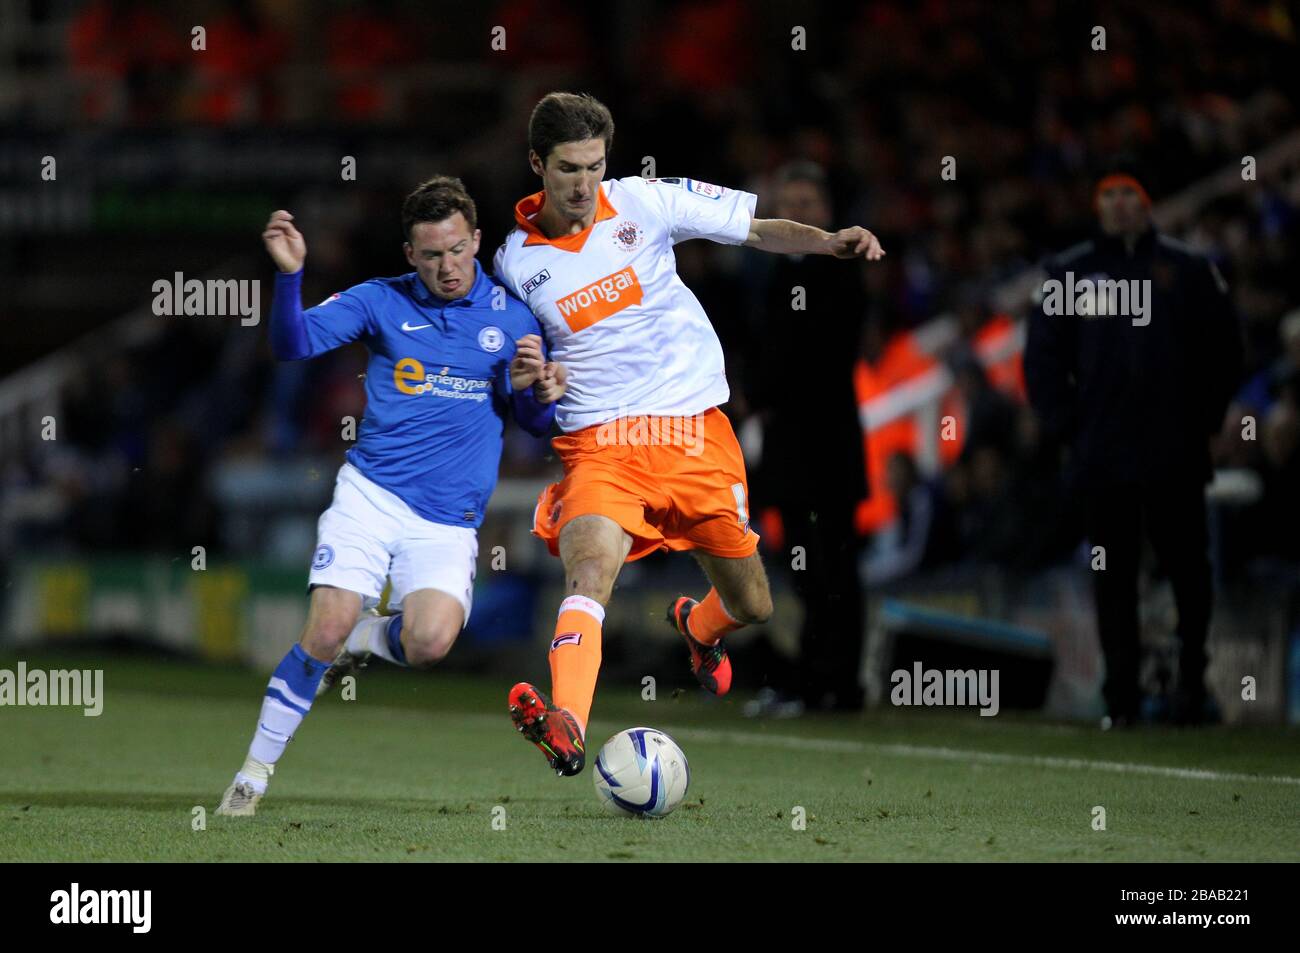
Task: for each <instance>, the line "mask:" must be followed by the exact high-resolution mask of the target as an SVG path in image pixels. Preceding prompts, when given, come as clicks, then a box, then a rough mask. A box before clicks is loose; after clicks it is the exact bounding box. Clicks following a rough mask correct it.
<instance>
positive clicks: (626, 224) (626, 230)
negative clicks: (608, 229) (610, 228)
mask: <svg viewBox="0 0 1300 953" xmlns="http://www.w3.org/2000/svg"><path fill="white" fill-rule="evenodd" d="M643 241H645V232H644V231H642V229H641V226H640V225H638V224H637V223H636V222H631V221H627V220H626V219H625V220H624V221H621V222H618V223H616V224H615V225H614V244H615V245H617V246H618V247H619V248H621V249H623V251H636V250H637V249H638V248H640V247H641V243H642V242H643Z"/></svg>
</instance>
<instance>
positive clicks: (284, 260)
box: [262, 209, 307, 275]
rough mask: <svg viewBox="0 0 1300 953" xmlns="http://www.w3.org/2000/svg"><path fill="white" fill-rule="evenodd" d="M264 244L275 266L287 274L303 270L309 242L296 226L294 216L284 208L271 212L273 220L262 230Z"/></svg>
mask: <svg viewBox="0 0 1300 953" xmlns="http://www.w3.org/2000/svg"><path fill="white" fill-rule="evenodd" d="M262 244H264V245H265V246H266V250H267V252H268V253H269V254H270V255H271V260H272V261H274V262H275V267H277V268H279V269H280V270H281V271H282V272H284V273H285V274H286V275H289V274H293V273H294V272H295V271H301V270H302V263H303V261H304V260H305V259H306V258H307V242H306V241H305V240H304V239H303V237H302V232H300V231H298V229H296V228H294V225H293V216H292V215H291V214H289V213H288V212H286V211H285V210H284V209H278V210H277V211H274V212H272V213H271V220H270V221H268V222H267V223H266V230H265V231H263V232H262Z"/></svg>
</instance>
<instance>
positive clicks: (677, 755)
mask: <svg viewBox="0 0 1300 953" xmlns="http://www.w3.org/2000/svg"><path fill="white" fill-rule="evenodd" d="M592 779H593V781H594V782H595V784H596V793H597V794H598V795H599V796H600V800H601V803H602V804H604V805H605V807H606V808H607V809H608V810H609V811H611V812H613V813H615V814H624V815H630V816H633V817H666V816H667V815H669V814H671V813H672V812H673V809H674V808H676V807H677V805H678V804H681V803H682V799H683V798H684V797H686V788H687V787H688V786H689V785H690V782H691V769H690V766H689V765H688V764H687V763H686V755H685V754H683V753H682V749H681V748H679V747H678V746H677V742H675V741H673V739H672V738H670V737H668V735H666V734H664V733H663V732H662V731H659V730H657V729H655V728H629V729H627V730H626V731H620V732H619V733H618V734H616V735H615V736H614V737H613V738H610V739H609V740H608V741H606V742H605V744H604V746H603V747H602V748H601V749H600V753H599V754H598V755H596V770H595V771H593V772H592Z"/></svg>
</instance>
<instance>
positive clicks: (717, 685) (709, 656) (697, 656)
mask: <svg viewBox="0 0 1300 953" xmlns="http://www.w3.org/2000/svg"><path fill="white" fill-rule="evenodd" d="M697 605H699V603H698V602H697V601H696V600H694V599H692V598H690V597H689V596H678V597H677V601H676V602H674V603H673V604H672V605H670V606H669V607H668V621H669V622H670V623H672V626H673V628H675V629H676V630H677V631H678V632H679V633H680V634H681V636H682V638H684V639H685V640H686V647H687V648H689V649H690V650H691V671H692V672H693V673H694V675H695V680H696V681H697V682H699V683H700V684H701V685H703V686H704V687H705V688H706V689H707V690H708V691H710V692H712V693H713V694H714V695H725V694H727V692H729V691H730V690H731V659H729V658H727V646H726V644H725V643H724V642H723V640H722V639H718V641H717V642H715V643H714V644H713V645H705V644H704V643H703V642H700V641H699V640H697V639H696V638H695V637H694V636H693V635H691V630H690V627H689V626H688V624H687V621H686V620H687V619H689V618H690V616H691V610H692V609H694V608H695V607H696V606H697Z"/></svg>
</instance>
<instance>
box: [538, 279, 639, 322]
mask: <svg viewBox="0 0 1300 953" xmlns="http://www.w3.org/2000/svg"><path fill="white" fill-rule="evenodd" d="M640 303H641V282H640V281H639V280H637V276H636V272H635V271H633V270H632V266H631V265H628V266H627V267H626V268H624V269H622V270H621V271H616V272H614V273H613V274H612V275H606V276H605V277H604V278H598V279H597V280H595V281H593V282H592V283H591V284H589V285H587V287H585V288H579V289H578V290H577V291H575V292H574V293H573V294H571V295H566V296H565V297H563V298H560V299H559V300H558V301H556V302H555V306H556V307H557V308H558V309H559V310H560V317H562V318H564V320H565V323H567V324H568V325H569V330H570V331H573V332H574V333H577V332H578V331H581V330H582V329H583V328H589V327H591V326H592V325H593V324H595V323H596V322H597V321H603V320H605V319H606V318H608V317H609V316H610V315H611V314H617V313H618V312H620V311H622V310H623V309H624V308H630V307H631V306H632V305H634V304H640Z"/></svg>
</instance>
